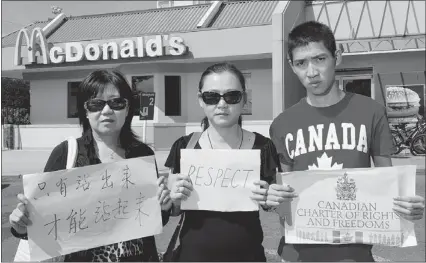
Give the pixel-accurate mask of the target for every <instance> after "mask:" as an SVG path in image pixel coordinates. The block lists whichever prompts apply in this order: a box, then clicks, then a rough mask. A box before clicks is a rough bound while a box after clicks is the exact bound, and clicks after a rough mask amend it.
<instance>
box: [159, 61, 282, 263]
mask: <svg viewBox="0 0 426 263" xmlns="http://www.w3.org/2000/svg"><path fill="white" fill-rule="evenodd" d="M198 97H199V98H198V101H199V104H200V107H201V108H202V109H203V110H204V113H205V116H206V117H205V118H204V119H203V122H202V127H203V132H202V134H201V136H200V138H199V140H198V142H197V143H196V144H195V147H194V148H195V149H260V152H261V167H260V171H261V174H260V177H261V180H259V181H257V182H255V185H253V188H255V189H254V190H253V197H252V199H253V200H256V201H258V202H259V204H260V205H262V207H263V208H264V209H266V210H269V209H270V208H271V207H272V206H276V205H278V204H279V202H280V201H283V200H284V199H285V198H286V196H285V195H282V194H281V193H282V191H280V189H281V188H280V186H278V185H276V184H274V183H275V176H276V172H277V169H279V160H278V155H277V153H276V150H275V147H274V144H273V143H272V141H271V140H270V139H268V138H266V137H264V136H262V135H260V134H259V133H256V132H250V131H247V130H245V129H243V128H242V126H241V123H242V118H241V113H242V109H243V106H244V104H245V103H246V100H247V95H246V86H245V79H244V75H243V74H242V73H241V71H240V70H238V69H237V68H236V67H235V66H233V65H232V64H229V63H218V64H215V65H212V66H210V67H208V68H207V69H206V70H205V71H204V72H203V74H202V75H201V79H200V82H199V86H198ZM192 136H193V134H190V135H188V136H183V137H181V138H179V139H178V140H177V141H176V142H175V143H174V144H173V146H172V148H171V150H170V154H169V156H168V159H167V161H166V163H165V166H166V167H169V168H170V170H171V171H170V172H171V173H173V174H174V175H170V176H173V177H175V178H177V179H176V181H175V182H174V183H173V186H172V187H171V193H170V196H171V198H172V200H173V211H174V212H173V214H174V215H176V214H182V213H184V220H183V223H182V228H181V231H180V236H179V241H180V242H179V243H180V245H179V247H178V248H177V249H176V252H175V253H174V256H173V258H172V260H173V261H266V257H265V252H264V248H263V246H262V241H263V231H262V227H261V224H260V219H259V211H250V212H216V211H200V210H197V211H195V210H185V211H180V204H181V201H182V200H183V199H186V198H188V197H189V196H190V194H191V191H192V190H193V186H192V183H191V179H190V178H189V176H187V175H184V174H180V172H181V170H180V156H181V155H180V150H181V149H185V148H186V147H187V145H188V143H189V141H190V139H191V137H192ZM255 186H257V187H255Z"/></svg>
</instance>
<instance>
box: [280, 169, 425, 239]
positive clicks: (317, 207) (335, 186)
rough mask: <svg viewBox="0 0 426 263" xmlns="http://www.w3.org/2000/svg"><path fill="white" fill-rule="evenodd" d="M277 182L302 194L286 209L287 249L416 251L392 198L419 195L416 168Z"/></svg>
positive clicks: (296, 176) (298, 175) (288, 177)
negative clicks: (362, 247) (356, 245)
mask: <svg viewBox="0 0 426 263" xmlns="http://www.w3.org/2000/svg"><path fill="white" fill-rule="evenodd" d="M281 175H282V176H281V177H279V178H277V180H278V179H281V180H282V183H283V184H288V185H290V186H291V187H293V188H294V189H295V191H296V192H297V193H298V194H299V197H298V198H295V199H293V201H292V202H291V203H290V204H288V203H287V204H283V206H282V207H280V208H281V209H283V210H282V211H280V214H281V215H282V216H283V217H284V220H281V222H282V225H283V221H285V223H284V227H285V229H284V232H285V237H286V242H287V243H295V244H299V243H304V244H342V243H363V244H380V245H385V246H399V247H407V246H416V245H417V241H416V237H415V233H414V225H413V223H412V222H410V221H408V220H406V219H403V218H400V217H399V216H398V215H397V214H396V213H395V212H394V211H393V209H392V208H393V206H394V205H393V198H394V197H397V196H414V195H415V178H416V177H415V176H416V166H414V165H409V166H394V167H383V168H368V169H367V168H362V169H343V170H327V171H324V170H323V171H321V170H320V171H318V170H315V171H300V172H291V173H283V174H281Z"/></svg>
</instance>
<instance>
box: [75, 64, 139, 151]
mask: <svg viewBox="0 0 426 263" xmlns="http://www.w3.org/2000/svg"><path fill="white" fill-rule="evenodd" d="M108 84H111V85H113V86H114V87H115V88H116V89H117V90H118V92H119V94H120V97H122V98H125V99H127V101H128V110H129V113H128V114H127V116H126V120H125V122H124V124H123V127H122V128H121V131H120V135H119V143H120V146H121V147H122V148H123V149H127V148H128V147H130V146H131V145H133V144H135V143H140V141H139V140H138V137H137V135H136V134H135V133H134V132H133V131H132V128H131V125H132V119H133V112H134V109H135V105H134V101H133V94H132V89H131V88H130V86H129V84H128V83H127V81H126V79H125V77H124V76H123V74H122V73H120V72H119V71H115V70H112V71H109V70H95V71H93V72H91V73H90V74H89V75H88V76H87V77H86V78H85V79H84V80H83V81H82V82H81V83H80V85H79V89H78V95H77V109H78V118H79V120H80V125H81V126H83V135H84V134H89V135H90V137H91V138H90V141H92V138H93V135H92V129H91V127H90V123H89V120H88V119H87V115H86V109H85V108H84V103H85V102H86V101H88V100H89V99H92V98H95V97H96V96H97V95H98V94H99V93H103V92H104V91H105V89H106V88H107V86H108Z"/></svg>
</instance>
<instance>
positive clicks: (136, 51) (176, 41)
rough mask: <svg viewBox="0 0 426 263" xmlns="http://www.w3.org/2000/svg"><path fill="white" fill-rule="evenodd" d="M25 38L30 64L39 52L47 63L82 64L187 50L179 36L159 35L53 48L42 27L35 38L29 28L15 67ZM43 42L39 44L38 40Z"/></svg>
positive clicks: (22, 33) (19, 43)
mask: <svg viewBox="0 0 426 263" xmlns="http://www.w3.org/2000/svg"><path fill="white" fill-rule="evenodd" d="M22 37H24V39H25V40H26V44H27V49H28V63H29V64H31V63H34V62H37V59H36V52H37V51H39V52H40V56H41V61H42V63H43V64H49V63H63V62H78V61H81V60H88V61H97V60H110V59H113V60H116V59H125V58H134V57H139V58H141V57H145V56H147V57H160V56H165V55H171V56H180V55H183V54H184V53H185V52H186V51H187V46H186V45H185V43H184V41H183V39H182V38H181V37H178V36H170V37H169V36H168V35H156V36H152V37H136V38H133V39H124V40H120V41H119V42H116V41H110V42H106V43H103V44H102V43H97V42H92V43H81V42H69V43H64V45H63V46H59V45H57V46H53V47H51V48H49V46H48V43H47V41H46V37H45V35H44V34H43V31H42V30H41V29H40V28H34V29H33V31H32V33H31V37H29V34H28V30H27V29H25V28H24V29H21V30H20V31H19V33H18V37H17V39H16V44H15V56H14V64H15V66H19V65H22V64H23V63H22V56H21V47H22ZM37 39H39V42H38V43H37V42H36V40H37Z"/></svg>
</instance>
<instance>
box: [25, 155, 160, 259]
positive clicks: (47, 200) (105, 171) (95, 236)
mask: <svg viewBox="0 0 426 263" xmlns="http://www.w3.org/2000/svg"><path fill="white" fill-rule="evenodd" d="M156 181H157V172H156V167H155V159H154V156H149V157H142V158H132V159H127V160H123V161H119V162H114V163H105V164H98V165H91V166H85V167H82V168H74V169H69V170H62V171H56V172H51V173H41V174H28V175H24V178H23V184H24V193H25V196H26V197H27V198H28V201H29V204H28V205H27V207H28V211H29V214H30V219H31V221H32V225H31V226H29V227H28V238H29V240H28V242H29V246H30V257H31V261H40V260H45V259H48V258H52V257H56V256H60V255H66V254H69V253H72V252H76V251H81V250H87V249H89V248H94V247H99V246H102V245H108V244H114V243H117V242H120V241H126V240H132V239H136V238H141V237H145V236H151V235H155V234H159V233H161V231H162V220H161V208H160V205H159V202H158V200H157V197H156V191H157V188H158V187H157V184H156Z"/></svg>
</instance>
